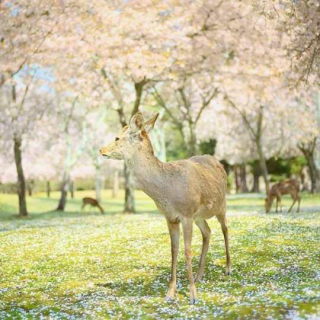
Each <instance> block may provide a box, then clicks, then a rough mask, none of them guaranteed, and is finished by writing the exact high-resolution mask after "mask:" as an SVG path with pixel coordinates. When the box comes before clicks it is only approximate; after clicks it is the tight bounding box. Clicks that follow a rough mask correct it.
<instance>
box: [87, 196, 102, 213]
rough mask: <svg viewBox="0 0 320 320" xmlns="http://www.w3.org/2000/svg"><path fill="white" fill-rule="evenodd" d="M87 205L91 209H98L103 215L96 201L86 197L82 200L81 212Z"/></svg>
mask: <svg viewBox="0 0 320 320" xmlns="http://www.w3.org/2000/svg"><path fill="white" fill-rule="evenodd" d="M87 204H89V205H90V206H91V207H97V208H99V210H100V211H101V213H104V210H103V208H102V207H101V205H100V203H99V202H98V200H96V199H93V198H90V197H86V198H83V199H82V210H84V208H85V206H86V205H87Z"/></svg>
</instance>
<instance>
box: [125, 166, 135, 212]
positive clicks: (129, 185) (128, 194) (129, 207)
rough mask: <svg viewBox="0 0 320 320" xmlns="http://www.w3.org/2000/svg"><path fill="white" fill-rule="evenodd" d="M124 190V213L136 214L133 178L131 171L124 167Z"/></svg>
mask: <svg viewBox="0 0 320 320" xmlns="http://www.w3.org/2000/svg"><path fill="white" fill-rule="evenodd" d="M124 177H125V183H124V189H125V206H124V212H126V213H135V206H134V186H133V181H132V177H131V174H130V171H129V168H128V167H127V166H126V165H124Z"/></svg>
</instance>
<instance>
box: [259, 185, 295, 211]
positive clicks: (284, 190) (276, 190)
mask: <svg viewBox="0 0 320 320" xmlns="http://www.w3.org/2000/svg"><path fill="white" fill-rule="evenodd" d="M299 189H300V184H299V182H298V181H297V180H294V179H292V180H286V181H280V182H278V183H276V184H275V185H274V186H273V187H272V188H271V189H270V191H269V193H268V196H267V198H266V199H265V207H266V212H269V211H270V209H271V207H272V203H273V200H274V199H277V205H276V212H278V204H279V203H280V212H282V205H281V196H282V195H284V194H290V195H291V197H292V199H293V203H292V205H291V207H290V209H289V211H288V212H290V211H291V209H292V207H293V206H294V204H295V203H296V201H297V200H298V210H297V212H299V211H300V201H301V197H300V195H299Z"/></svg>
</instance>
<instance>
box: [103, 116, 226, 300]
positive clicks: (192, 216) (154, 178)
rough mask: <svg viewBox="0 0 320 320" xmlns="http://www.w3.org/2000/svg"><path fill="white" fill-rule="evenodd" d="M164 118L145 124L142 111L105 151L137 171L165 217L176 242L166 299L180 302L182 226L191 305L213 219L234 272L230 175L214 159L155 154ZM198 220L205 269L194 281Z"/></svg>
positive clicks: (142, 185) (137, 177)
mask: <svg viewBox="0 0 320 320" xmlns="http://www.w3.org/2000/svg"><path fill="white" fill-rule="evenodd" d="M157 117H158V114H156V115H155V116H154V117H153V118H151V119H150V120H148V121H144V118H143V116H142V114H141V113H136V114H135V115H134V116H133V117H132V118H131V120H130V124H129V126H127V127H125V128H123V130H122V131H121V132H120V134H119V135H118V136H117V137H116V138H115V141H114V142H113V143H111V144H110V145H108V146H106V147H103V148H102V149H101V150H100V153H101V155H102V156H104V157H106V158H109V159H118V160H122V159H123V160H124V161H125V162H126V165H127V166H128V167H129V169H130V170H131V172H132V173H133V176H134V180H135V183H136V186H137V187H139V188H140V189H142V190H143V191H144V192H145V193H146V194H147V195H149V196H150V197H151V198H152V199H153V200H154V202H155V204H156V206H157V208H158V209H159V211H160V212H161V213H162V214H163V215H164V216H165V218H166V220H167V225H168V229H169V233H170V238H171V254H172V265H171V280H170V283H169V289H168V291H167V295H166V300H167V301H170V300H172V299H174V296H175V293H176V289H177V285H176V280H177V277H176V274H177V258H178V251H179V236H180V224H182V230H183V239H184V247H185V257H186V261H187V270H188V278H189V283H190V302H191V303H195V302H196V299H197V290H196V286H195V281H196V282H197V281H201V279H202V276H203V274H204V266H205V259H206V255H207V251H208V247H209V240H210V235H211V230H210V228H209V225H208V223H207V222H206V220H207V219H210V218H212V217H214V216H215V217H217V219H218V221H219V222H220V224H221V228H222V232H223V235H224V241H225V249H226V257H227V263H226V265H227V266H226V273H227V274H230V273H231V261H230V255H229V238H228V227H227V220H226V190H227V175H226V172H225V171H224V168H223V166H222V165H221V164H220V163H219V161H218V160H216V159H215V158H214V157H212V156H209V155H204V156H195V157H192V158H190V159H186V160H179V161H173V162H168V163H165V162H161V161H160V160H158V159H157V158H156V157H155V156H154V152H153V148H152V144H151V142H150V139H149V136H148V133H149V132H151V130H152V129H153V127H154V124H155V122H156V120H157ZM193 221H195V223H196V225H197V226H198V227H199V229H200V231H201V233H202V238H203V244H202V253H201V257H200V263H199V271H198V274H197V277H196V279H195V281H194V278H193V274H192V263H191V259H192V256H191V241H192V229H193Z"/></svg>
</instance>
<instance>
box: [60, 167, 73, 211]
mask: <svg viewBox="0 0 320 320" xmlns="http://www.w3.org/2000/svg"><path fill="white" fill-rule="evenodd" d="M69 183H70V178H69V175H68V174H66V173H65V174H64V175H63V179H62V182H61V188H60V190H61V196H60V201H59V204H58V207H57V211H64V209H65V206H66V203H67V197H68V189H69Z"/></svg>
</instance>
